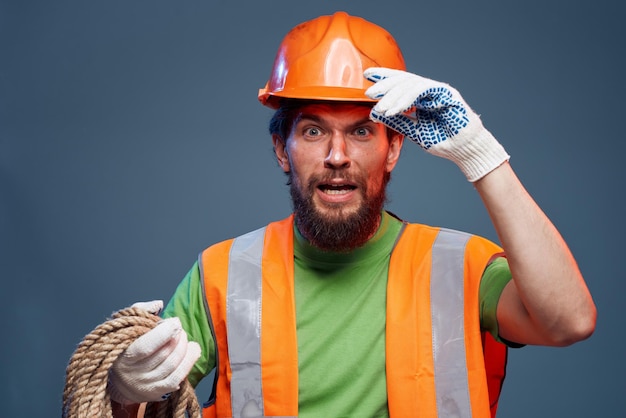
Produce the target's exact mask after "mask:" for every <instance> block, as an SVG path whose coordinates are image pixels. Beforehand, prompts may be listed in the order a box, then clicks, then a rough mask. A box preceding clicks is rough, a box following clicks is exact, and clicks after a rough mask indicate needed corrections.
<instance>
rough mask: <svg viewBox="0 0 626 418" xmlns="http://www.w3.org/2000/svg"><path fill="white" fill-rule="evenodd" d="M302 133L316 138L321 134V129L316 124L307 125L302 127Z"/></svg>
mask: <svg viewBox="0 0 626 418" xmlns="http://www.w3.org/2000/svg"><path fill="white" fill-rule="evenodd" d="M302 133H303V135H304V136H306V137H310V138H316V137H318V136H321V135H322V130H321V129H320V128H318V127H317V126H308V127H306V128H304V130H303V132H302Z"/></svg>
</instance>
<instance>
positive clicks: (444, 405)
mask: <svg viewBox="0 0 626 418" xmlns="http://www.w3.org/2000/svg"><path fill="white" fill-rule="evenodd" d="M468 239H469V235H467V234H461V233H458V232H454V231H449V230H445V229H441V230H440V231H439V234H438V235H437V239H436V240H435V243H434V245H433V253H432V272H431V279H430V300H431V306H430V311H431V321H432V333H433V360H434V366H435V393H436V394H437V415H438V416H442V417H471V416H472V410H471V407H470V396H469V391H468V389H469V384H468V381H467V364H466V356H465V335H464V334H465V329H464V326H463V322H464V321H463V320H460V318H463V316H464V308H463V305H464V301H465V298H464V295H463V277H464V276H463V262H464V255H465V245H466V244H467V240H468ZM454 324H458V326H453V325H454ZM444 371H445V372H444Z"/></svg>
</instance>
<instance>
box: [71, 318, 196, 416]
mask: <svg viewBox="0 0 626 418" xmlns="http://www.w3.org/2000/svg"><path fill="white" fill-rule="evenodd" d="M160 319H161V318H159V317H158V316H156V315H153V314H151V313H149V312H147V311H145V310H143V309H139V308H126V309H122V310H119V311H117V312H115V313H113V315H112V317H111V319H109V320H108V321H106V322H104V323H103V324H100V325H99V326H98V327H96V328H95V329H94V330H93V331H92V332H91V333H89V334H88V335H86V336H85V338H83V340H82V341H81V342H80V344H79V345H78V347H77V348H76V351H74V354H73V355H72V357H71V358H70V361H69V364H68V366H67V369H66V372H65V388H64V390H63V414H62V416H63V418H113V411H112V409H111V398H110V397H109V391H108V390H107V384H108V377H109V369H110V368H111V366H112V365H113V363H114V362H115V360H116V359H117V358H118V356H119V355H120V354H122V353H123V352H124V350H126V348H128V346H129V345H130V344H131V343H132V342H133V341H135V340H136V339H137V338H138V337H140V336H141V335H143V334H145V333H146V332H148V331H149V330H151V329H152V328H154V327H155V326H156V325H157V324H158V322H159V321H160ZM185 413H187V414H188V415H185ZM186 416H189V417H190V418H200V406H199V404H198V399H197V398H196V394H195V391H194V389H193V387H192V386H191V384H190V383H189V382H188V381H187V379H185V380H184V381H183V382H182V383H181V385H180V389H179V390H178V391H176V392H174V393H172V395H171V396H170V397H169V399H167V400H165V401H162V402H149V403H148V404H147V406H146V412H145V414H144V417H145V418H185V417H186Z"/></svg>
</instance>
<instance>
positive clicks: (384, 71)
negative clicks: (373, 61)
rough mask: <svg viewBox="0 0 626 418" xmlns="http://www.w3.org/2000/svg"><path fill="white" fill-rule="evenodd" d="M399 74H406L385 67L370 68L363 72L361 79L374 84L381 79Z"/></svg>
mask: <svg viewBox="0 0 626 418" xmlns="http://www.w3.org/2000/svg"><path fill="white" fill-rule="evenodd" d="M400 74H407V72H406V71H401V70H394V69H392V68H385V67H370V68H368V69H366V70H365V71H363V77H365V78H366V79H368V80H369V81H372V82H374V83H377V82H379V81H380V80H382V79H385V78H388V77H392V76H395V75H400Z"/></svg>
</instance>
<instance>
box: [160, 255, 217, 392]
mask: <svg viewBox="0 0 626 418" xmlns="http://www.w3.org/2000/svg"><path fill="white" fill-rule="evenodd" d="M201 280H202V278H201V274H200V269H199V266H198V263H197V262H196V263H194V265H193V266H192V268H191V270H189V272H188V273H187V275H186V276H185V278H184V279H183V280H182V281H181V282H180V284H179V285H178V287H177V288H176V291H175V292H174V295H173V296H172V298H171V299H170V301H169V303H168V304H167V306H166V307H165V309H164V311H163V317H164V318H170V317H174V316H176V317H178V318H179V319H180V322H181V324H182V326H183V329H184V330H185V332H187V337H188V339H189V340H190V341H195V342H197V343H198V344H200V348H201V349H202V354H201V355H200V358H199V359H198V361H196V364H195V365H194V366H193V368H192V369H191V371H190V372H189V375H188V379H189V382H190V383H191V385H192V386H194V387H195V386H196V385H197V384H198V382H200V380H202V378H203V377H205V376H206V375H207V374H208V373H209V372H210V371H211V369H213V367H214V366H215V343H214V339H213V335H212V333H211V327H210V326H209V320H208V316H207V313H206V308H205V303H204V295H203V291H202V283H201Z"/></svg>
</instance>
